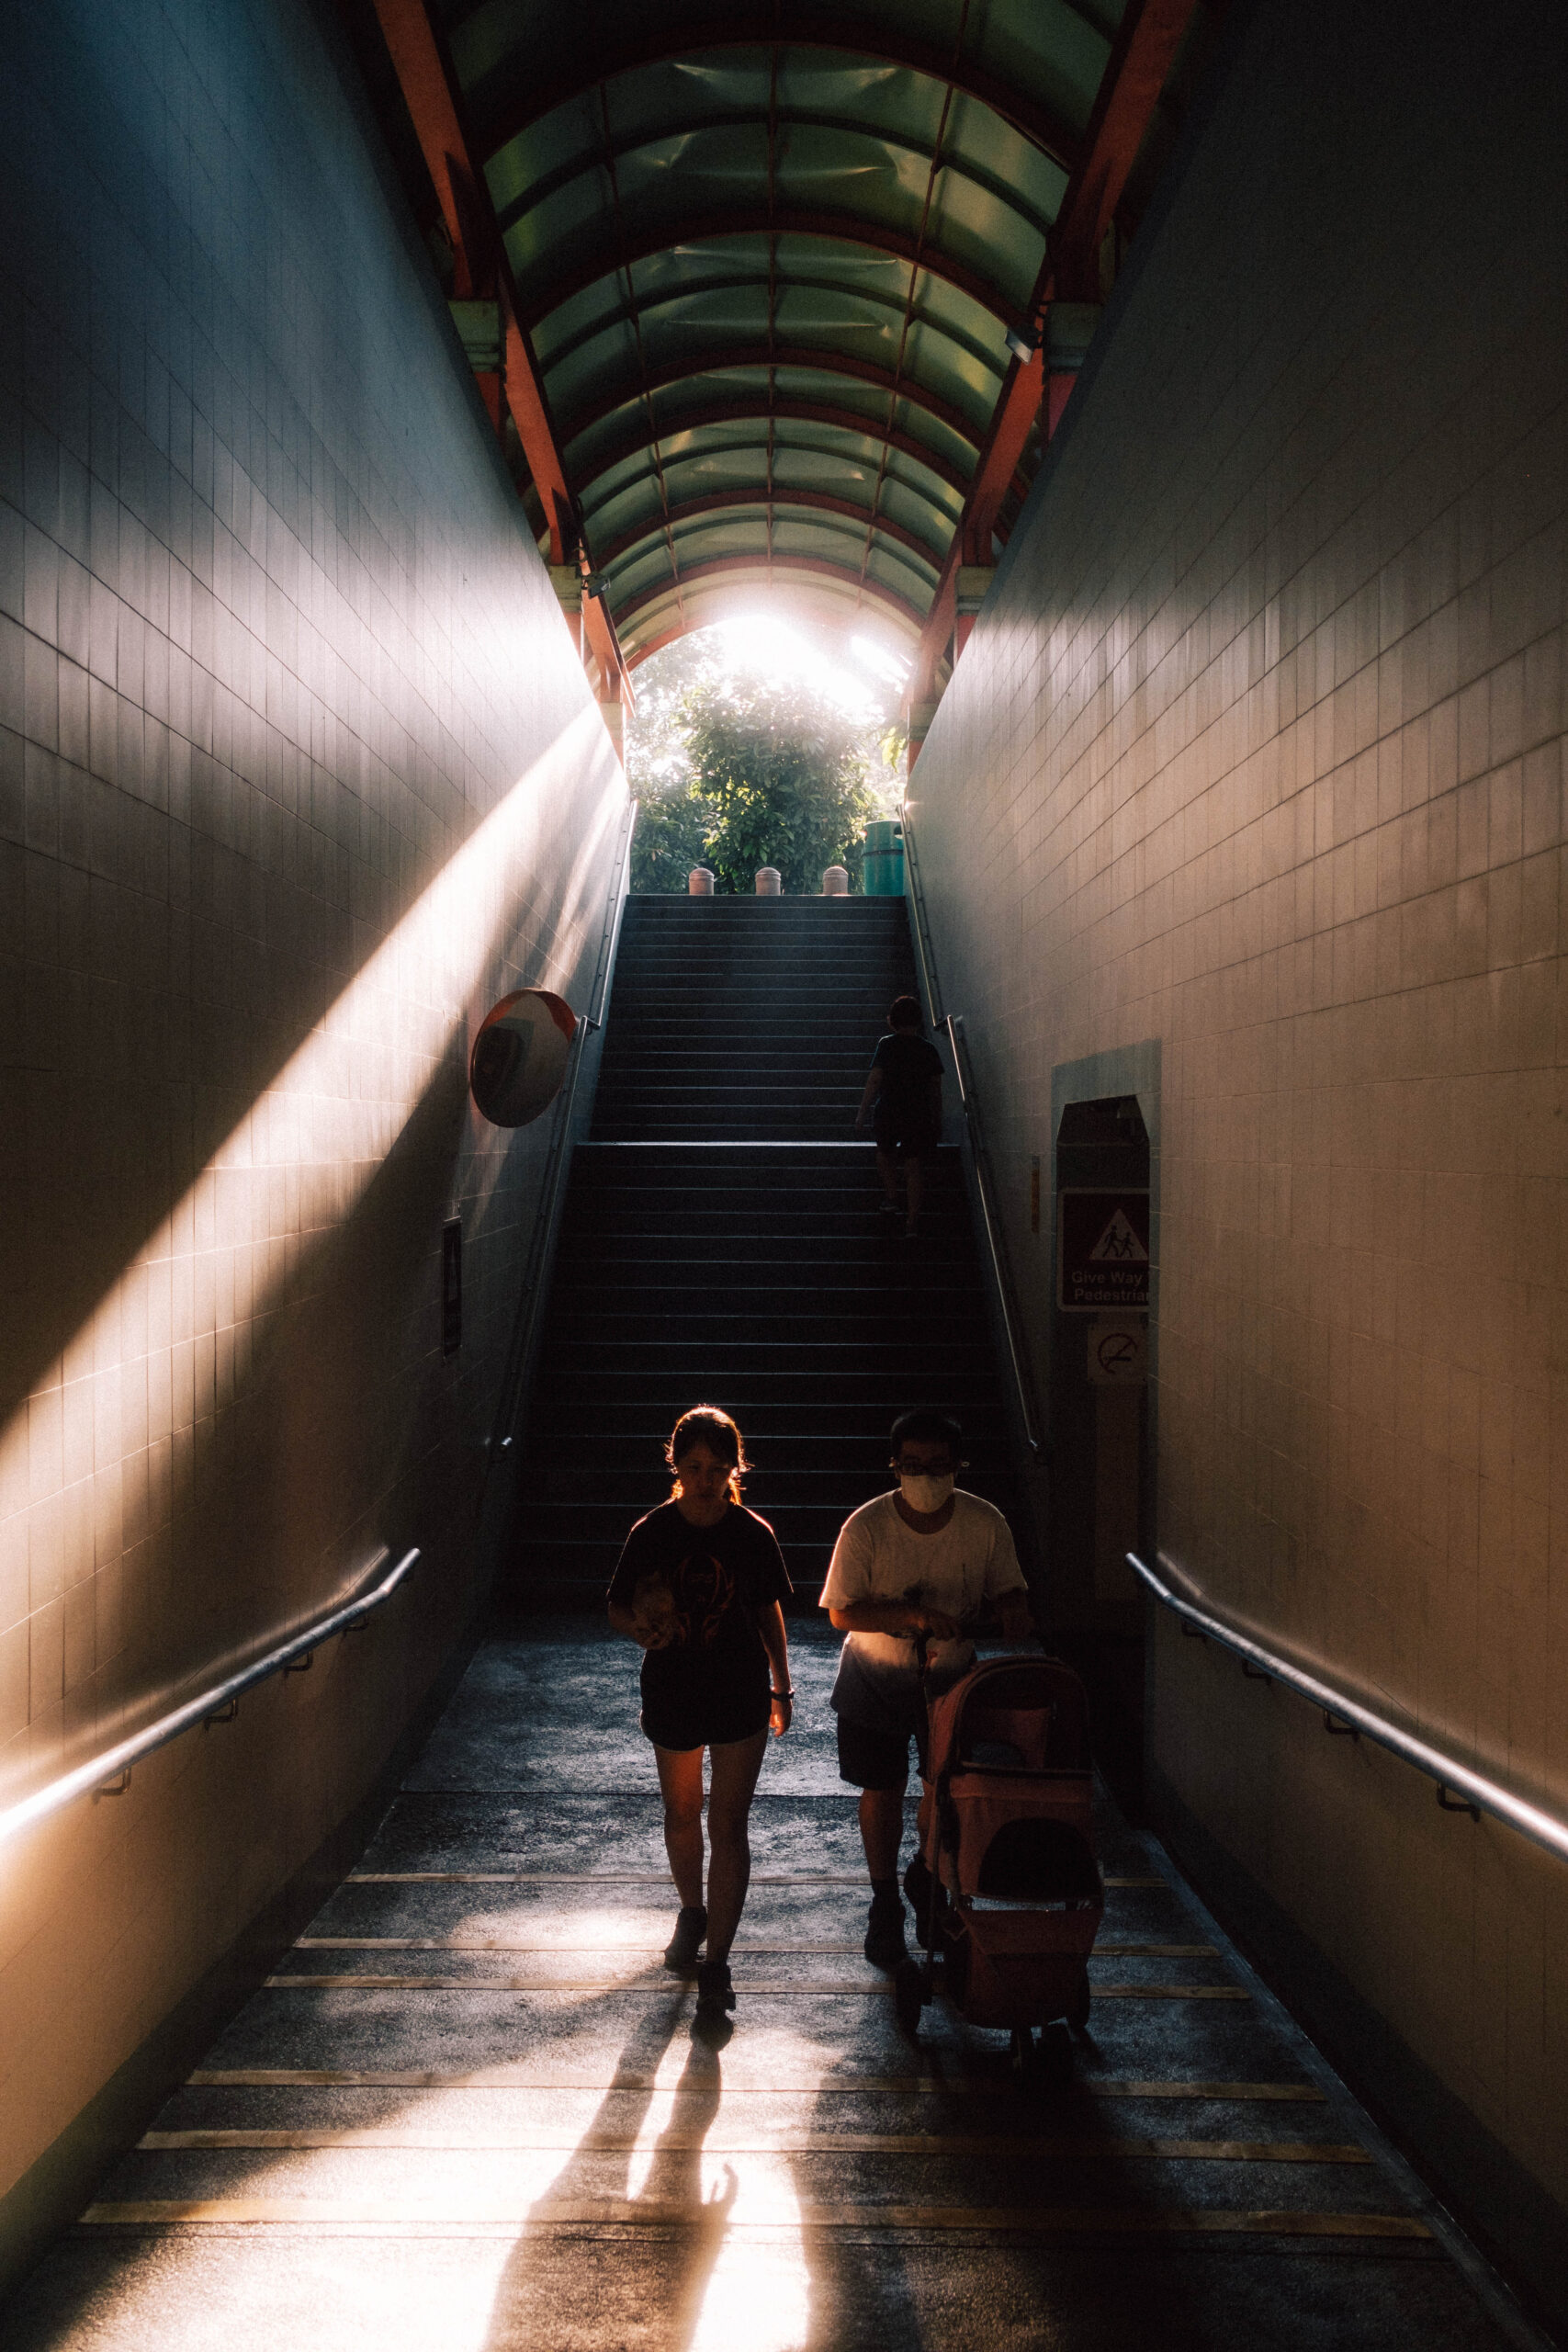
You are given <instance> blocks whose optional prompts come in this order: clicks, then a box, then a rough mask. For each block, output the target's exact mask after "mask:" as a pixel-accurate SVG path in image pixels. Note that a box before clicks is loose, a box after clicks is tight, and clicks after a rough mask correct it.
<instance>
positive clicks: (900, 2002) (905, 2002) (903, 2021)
mask: <svg viewBox="0 0 1568 2352" xmlns="http://www.w3.org/2000/svg"><path fill="white" fill-rule="evenodd" d="M925 2005H926V1975H925V1971H924V1969H923V1968H922V1967H921V1966H920V1963H919V1961H918V1960H906V1961H902V1962H900V1963H899V1966H898V1968H897V1972H896V1973H895V1975H894V1978H893V2007H894V2008H895V2010H896V2011H897V2018H898V2023H899V2025H900V2027H901V2028H902V2029H903V2030H904V2032H906V2033H907V2034H908V2037H909V2039H910V2041H913V2040H914V2039H915V2036H916V2035H917V2034H918V2033H919V2030H920V2011H921V2010H922V2009H923V2008H924V2007H925Z"/></svg>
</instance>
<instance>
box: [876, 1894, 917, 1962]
mask: <svg viewBox="0 0 1568 2352" xmlns="http://www.w3.org/2000/svg"><path fill="white" fill-rule="evenodd" d="M865 1956H866V1958H867V1960H869V1961H870V1962H871V1964H872V1966H873V1968H897V1965H898V1963H899V1962H900V1961H902V1960H908V1957H909V1953H908V1947H907V1945H906V1944H905V1941H904V1905H903V1904H902V1903H901V1902H900V1900H899V1898H898V1896H897V1894H874V1895H873V1896H872V1898H871V1916H870V1917H869V1918H868V1919H867V1921H866V1925H865Z"/></svg>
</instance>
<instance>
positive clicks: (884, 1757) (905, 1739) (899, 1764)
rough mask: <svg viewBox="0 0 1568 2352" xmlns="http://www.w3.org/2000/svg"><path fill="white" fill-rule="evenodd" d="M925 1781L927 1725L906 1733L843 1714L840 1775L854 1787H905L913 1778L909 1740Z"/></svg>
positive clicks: (840, 1736)
mask: <svg viewBox="0 0 1568 2352" xmlns="http://www.w3.org/2000/svg"><path fill="white" fill-rule="evenodd" d="M911 1739H912V1740H913V1741H914V1743H915V1754H916V1758H917V1760H918V1762H919V1768H920V1777H921V1779H922V1780H923V1779H924V1778H925V1772H926V1730H925V1725H924V1724H919V1726H915V1725H911V1727H910V1728H909V1730H908V1731H906V1732H897V1731H882V1730H879V1729H878V1728H877V1727H876V1725H874V1724H857V1723H852V1722H851V1721H850V1719H849V1717H848V1716H847V1715H840V1717H839V1778H840V1781H848V1782H849V1784H850V1786H851V1787H852V1789H901V1788H902V1787H903V1786H904V1783H905V1782H906V1781H908V1777H909V1742H910V1740H911Z"/></svg>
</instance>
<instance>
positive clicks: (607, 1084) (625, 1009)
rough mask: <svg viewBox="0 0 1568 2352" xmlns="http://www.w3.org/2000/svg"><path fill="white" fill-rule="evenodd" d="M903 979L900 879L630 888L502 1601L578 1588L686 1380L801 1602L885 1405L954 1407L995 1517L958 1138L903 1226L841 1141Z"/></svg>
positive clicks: (873, 1487) (569, 1596)
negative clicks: (720, 1416) (817, 886)
mask: <svg viewBox="0 0 1568 2352" xmlns="http://www.w3.org/2000/svg"><path fill="white" fill-rule="evenodd" d="M913 986H914V972H913V956H912V952H911V947H910V941H909V930H908V911H907V909H906V905H905V902H904V900H903V899H862V898H851V899H742V898H716V899H660V898H647V899H632V900H631V901H630V902H629V904H628V906H627V909H626V920H625V924H624V928H623V932H622V936H621V944H620V949H619V954H618V956H617V960H616V968H615V993H614V997H613V1000H612V1004H611V1011H610V1017H609V1023H608V1026H607V1029H606V1033H605V1041H604V1061H603V1065H602V1069H601V1074H600V1080H599V1091H598V1097H597V1101H596V1104H595V1112H594V1123H593V1130H592V1140H591V1141H589V1142H588V1143H586V1144H582V1145H580V1146H579V1147H578V1149H577V1152H576V1155H575V1158H574V1159H573V1162H572V1170H571V1179H570V1188H569V1193H568V1199H567V1204H566V1211H565V1216H564V1217H563V1221H562V1233H561V1240H560V1247H559V1253H558V1259H557V1264H556V1271H555V1277H554V1283H553V1289H552V1295H551V1301H550V1308H549V1313H548V1317H547V1323H546V1329H545V1333H544V1339H543V1344H542V1348H541V1352H540V1360H539V1369H538V1374H537V1377H536V1384H535V1395H534V1401H533V1404H532V1407H531V1409H530V1414H529V1424H528V1426H529V1453H530V1459H531V1461H532V1463H533V1465H534V1468H533V1473H532V1476H531V1477H530V1480H529V1499H528V1505H527V1509H526V1511H525V1515H524V1520H523V1522H522V1525H521V1528H520V1536H519V1541H518V1542H517V1544H515V1546H514V1549H513V1559H512V1563H511V1576H510V1578H509V1580H508V1589H507V1594H506V1597H507V1598H508V1599H509V1600H512V1601H513V1602H514V1603H518V1604H521V1605H524V1606H526V1607H529V1608H534V1609H541V1608H543V1609H572V1608H580V1607H597V1606H598V1605H599V1603H600V1601H601V1600H602V1597H603V1594H604V1587H605V1585H606V1583H607V1582H608V1580H609V1577H610V1575H611V1572H612V1570H613V1569H614V1566H615V1559H616V1556H617V1555H618V1553H619V1549H620V1545H621V1543H622V1542H623V1540H624V1538H625V1536H626V1530H627V1528H628V1526H629V1525H630V1523H631V1521H632V1520H633V1519H634V1518H635V1517H636V1516H637V1514H638V1513H639V1512H640V1511H644V1510H649V1509H651V1508H652V1506H653V1505H654V1504H655V1503H657V1502H659V1501H660V1500H661V1499H662V1498H663V1496H664V1494H665V1493H666V1492H667V1491H668V1489H667V1487H666V1486H665V1483H664V1476H663V1471H662V1466H661V1463H660V1447H661V1445H662V1444H663V1442H664V1440H665V1439H666V1438H667V1437H668V1435H669V1433H670V1430H671V1428H672V1427H673V1425H674V1423H675V1420H676V1419H677V1417H678V1416H679V1414H680V1413H681V1412H682V1410H683V1409H684V1408H686V1407H688V1406H690V1405H694V1404H696V1403H698V1402H701V1401H707V1402H712V1403H716V1404H720V1405H723V1406H725V1407H726V1408H728V1409H729V1410H731V1411H733V1412H734V1413H735V1415H736V1417H737V1419H739V1423H740V1426H741V1428H742V1430H744V1432H745V1435H746V1441H747V1445H748V1449H749V1451H750V1454H751V1457H752V1460H753V1462H754V1463H755V1464H756V1468H755V1473H754V1476H752V1477H751V1479H750V1481H749V1483H748V1487H747V1500H748V1502H749V1503H750V1504H751V1506H752V1508H753V1509H755V1510H759V1511H761V1513H762V1515H763V1517H764V1518H766V1519H767V1520H769V1521H771V1522H772V1523H773V1526H774V1528H775V1529H776V1531H777V1532H778V1536H779V1540H780V1542H781V1544H783V1546H784V1556H785V1559H786V1561H787V1562H788V1564H789V1567H790V1572H791V1575H792V1577H794V1579H795V1585H796V1588H797V1596H798V1600H799V1603H800V1605H801V1606H803V1607H807V1608H809V1607H810V1606H811V1605H812V1604H813V1603H814V1601H815V1597H816V1593H817V1591H818V1589H819V1587H820V1582H821V1578H822V1577H823V1576H824V1575H825V1573H826V1570H827V1565H828V1559H829V1554H830V1552H831V1549H832V1544H833V1538H834V1536H835V1534H836V1533H837V1531H838V1529H839V1527H840V1524H841V1522H842V1521H843V1519H844V1516H845V1514H846V1513H847V1512H848V1511H849V1510H852V1509H853V1508H854V1506H855V1505H856V1504H857V1503H860V1502H863V1501H866V1500H869V1498H871V1497H872V1496H873V1495H874V1494H877V1493H880V1492H883V1491H884V1490H885V1489H886V1484H887V1480H886V1466H885V1465H886V1458H887V1457H886V1435H887V1430H888V1426H889V1424H890V1422H891V1421H892V1419H893V1418H894V1416H895V1414H896V1413H897V1412H900V1411H902V1410H903V1409H904V1408H906V1407H908V1406H910V1405H915V1404H924V1403H936V1404H940V1405H942V1406H943V1407H944V1408H948V1409H950V1410H953V1411H954V1412H956V1413H957V1414H958V1415H959V1416H960V1417H961V1419H962V1420H963V1423H964V1430H965V1434H966V1437H967V1439H968V1451H969V1455H970V1462H971V1467H970V1469H969V1470H968V1471H967V1472H966V1473H965V1474H964V1484H965V1485H967V1486H969V1487H971V1488H972V1489H973V1490H974V1491H975V1492H976V1493H979V1494H982V1495H985V1496H987V1498H989V1499H991V1500H993V1501H995V1502H996V1503H998V1505H999V1506H1000V1507H1001V1508H1002V1509H1003V1510H1007V1511H1008V1512H1009V1514H1010V1516H1012V1517H1014V1521H1015V1525H1016V1524H1017V1520H1016V1505H1017V1496H1016V1494H1015V1492H1014V1488H1013V1484H1012V1477H1011V1470H1010V1458H1009V1453H1008V1440H1007V1430H1006V1425H1005V1420H1004V1415H1003V1405H1002V1397H1001V1393H1000V1389H999V1386H998V1379H997V1374H996V1368H995V1361H994V1354H993V1349H992V1343H991V1335H990V1330H989V1327H988V1324H987V1309H986V1301H985V1295H984V1291H983V1288H982V1282H981V1268H980V1265H979V1261H978V1260H977V1257H976V1249H975V1240H974V1235H973V1231H972V1228H971V1224H970V1218H969V1212H968V1207H967V1204H966V1200H965V1195H964V1179H963V1170H962V1168H961V1166H960V1159H959V1154H958V1152H957V1151H956V1150H955V1149H952V1148H947V1149H943V1150H942V1151H941V1152H940V1153H939V1154H938V1157H937V1164H936V1166H935V1168H934V1170H932V1171H931V1178H930V1181H929V1183H928V1190H927V1207H926V1211H925V1216H924V1220H923V1228H924V1229H923V1231H922V1233H921V1236H920V1238H919V1240H918V1241H915V1242H913V1243H910V1242H908V1241H906V1239H905V1238H904V1236H903V1233H902V1229H901V1222H900V1221H896V1220H894V1219H892V1218H887V1217H884V1216H881V1215H880V1214H879V1206H880V1203H881V1199H882V1193H881V1188H880V1185H879V1184H878V1182H877V1178H876V1173H875V1168H874V1156H873V1151H872V1147H871V1145H870V1144H869V1143H867V1142H864V1141H857V1140H856V1139H855V1136H854V1117H855V1111H856V1108H857V1105H858V1103H859V1102H860V1097H861V1091H862V1088H863V1085H864V1082H865V1073H866V1069H867V1068H868V1066H869V1063H870V1060H871V1056H872V1051H873V1048H874V1046H875V1043H876V1039H877V1038H878V1036H879V1035H881V1034H882V1032H883V1030H884V1028H885V1027H886V1020H885V1015H886V1008H887V1006H888V1004H889V1003H890V1001H892V999H893V998H894V997H895V996H897V995H898V994H900V993H902V992H904V991H906V990H911V989H913ZM1020 1534H1021V1530H1020ZM1021 1548H1022V1546H1021Z"/></svg>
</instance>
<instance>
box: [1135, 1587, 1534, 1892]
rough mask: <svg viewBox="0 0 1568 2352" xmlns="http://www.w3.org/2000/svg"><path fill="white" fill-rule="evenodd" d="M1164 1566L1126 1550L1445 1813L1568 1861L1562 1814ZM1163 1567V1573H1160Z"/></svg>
mask: <svg viewBox="0 0 1568 2352" xmlns="http://www.w3.org/2000/svg"><path fill="white" fill-rule="evenodd" d="M1126 1559H1127V1566H1129V1567H1130V1568H1131V1569H1132V1570H1133V1571H1134V1574H1135V1575H1136V1576H1138V1577H1141V1578H1142V1580H1143V1582H1144V1584H1145V1586H1146V1588H1147V1589H1148V1590H1149V1591H1150V1592H1151V1593H1152V1594H1153V1595H1154V1598H1155V1599H1156V1600H1157V1601H1158V1602H1159V1604H1160V1606H1161V1608H1162V1609H1168V1610H1170V1611H1172V1612H1173V1613H1174V1614H1175V1615H1176V1616H1177V1617H1179V1619H1180V1620H1181V1623H1182V1629H1183V1631H1184V1632H1191V1633H1195V1634H1199V1635H1201V1638H1202V1639H1203V1640H1204V1641H1211V1642H1217V1643H1219V1644H1220V1645H1221V1647H1222V1648H1224V1649H1227V1650H1229V1651H1231V1652H1232V1653H1233V1654H1234V1656H1235V1657H1238V1658H1240V1660H1241V1662H1242V1667H1243V1669H1244V1670H1245V1671H1246V1672H1247V1673H1249V1674H1251V1675H1252V1676H1253V1677H1254V1678H1255V1679H1265V1680H1267V1681H1269V1682H1278V1683H1280V1684H1281V1685H1282V1686H1283V1687H1284V1688H1285V1689H1286V1690H1287V1691H1294V1692H1295V1693H1296V1695H1297V1697H1298V1698H1301V1699H1305V1700H1306V1701H1307V1702H1308V1703H1309V1704H1310V1705H1312V1706H1314V1707H1317V1708H1319V1709H1321V1710H1322V1713H1323V1719H1324V1728H1325V1730H1326V1731H1331V1732H1337V1733H1339V1734H1340V1735H1341V1736H1346V1737H1349V1738H1352V1739H1362V1738H1364V1739H1370V1740H1371V1742H1372V1744H1373V1745H1374V1747H1382V1748H1386V1749H1387V1751H1388V1753H1389V1754H1390V1755H1391V1756H1397V1757H1398V1758H1400V1759H1401V1761H1402V1762H1404V1763H1405V1764H1408V1765H1410V1766H1411V1767H1412V1769H1413V1770H1416V1771H1417V1772H1421V1773H1424V1774H1425V1775H1426V1777H1427V1780H1429V1781H1436V1782H1437V1785H1438V1804H1440V1805H1441V1806H1442V1808H1443V1811H1444V1812H1445V1813H1468V1814H1469V1815H1471V1817H1472V1820H1476V1821H1479V1820H1480V1818H1481V1816H1482V1815H1483V1813H1484V1814H1490V1815H1492V1817H1493V1819H1494V1820H1495V1821H1503V1822H1506V1824H1507V1826H1508V1827H1509V1828H1510V1829H1517V1831H1518V1833H1519V1835H1520V1836H1521V1837H1522V1838H1529V1839H1530V1841H1531V1843H1532V1844H1534V1845H1537V1846H1540V1847H1542V1848H1544V1849H1545V1850H1546V1852H1547V1853H1549V1854H1554V1855H1555V1856H1556V1857H1557V1859H1558V1860H1559V1861H1568V1823H1564V1822H1562V1821H1559V1820H1558V1819H1557V1818H1556V1817H1555V1816H1554V1815H1551V1814H1550V1813H1547V1812H1544V1811H1543V1810H1542V1808H1541V1807H1540V1805H1534V1804H1528V1803H1527V1802H1526V1800H1525V1799H1524V1798H1523V1797H1517V1796H1516V1795H1515V1794H1514V1792H1513V1791H1512V1790H1511V1789H1505V1788H1503V1787H1502V1786H1501V1785H1500V1784H1499V1783H1498V1782H1497V1781H1493V1780H1489V1779H1488V1778H1487V1777H1486V1775H1485V1774H1484V1773H1483V1772H1477V1771H1475V1770H1472V1767H1471V1766H1470V1765H1468V1764H1463V1763H1461V1761H1460V1759H1459V1758H1458V1757H1457V1756H1452V1755H1447V1754H1445V1753H1444V1751H1443V1750H1442V1749H1441V1748H1440V1747H1433V1746H1432V1745H1431V1743H1430V1741H1428V1740H1425V1739H1419V1738H1417V1737H1416V1734H1415V1733H1414V1732H1410V1731H1406V1730H1404V1728H1403V1726H1402V1725H1400V1724H1395V1723H1392V1722H1391V1721H1390V1720H1389V1718H1388V1717H1387V1716H1386V1715H1380V1714H1379V1713H1377V1711H1376V1710H1375V1708H1372V1707H1369V1706H1368V1705H1367V1703H1366V1702H1365V1700H1363V1699H1358V1698H1356V1697H1355V1696H1354V1695H1353V1694H1352V1693H1351V1692H1350V1691H1346V1690H1344V1689H1342V1688H1341V1687H1340V1686H1339V1685H1338V1684H1337V1683H1333V1682H1328V1681H1325V1679H1323V1677H1322V1676H1321V1675H1316V1674H1312V1673H1309V1672H1308V1671H1307V1669H1306V1668H1304V1667H1300V1666H1297V1665H1296V1664H1295V1663H1294V1662H1293V1661H1292V1659H1290V1658H1288V1657H1284V1656H1282V1655H1281V1653H1280V1651H1278V1650H1275V1649H1271V1648H1270V1647H1269V1645H1268V1644H1267V1643H1266V1642H1262V1641H1259V1640H1258V1636H1257V1635H1256V1634H1248V1633H1247V1632H1245V1631H1244V1630H1243V1629H1242V1627H1241V1626H1239V1625H1237V1624H1234V1623H1232V1622H1231V1620H1230V1619H1229V1618H1227V1617H1225V1616H1224V1615H1222V1614H1221V1612H1220V1611H1218V1610H1216V1609H1215V1608H1214V1607H1213V1605H1212V1603H1209V1602H1206V1601H1201V1600H1195V1599H1193V1598H1191V1597H1190V1595H1189V1594H1187V1593H1184V1592H1182V1591H1180V1590H1179V1588H1178V1582H1177V1576H1178V1572H1177V1570H1176V1569H1174V1568H1173V1567H1172V1566H1171V1564H1170V1563H1169V1561H1168V1560H1167V1558H1166V1557H1165V1555H1164V1554H1163V1553H1156V1559H1157V1560H1158V1562H1159V1568H1158V1569H1155V1568H1151V1567H1150V1566H1149V1565H1148V1563H1147V1562H1146V1561H1145V1560H1141V1559H1140V1558H1139V1557H1138V1555H1137V1554H1136V1552H1129V1553H1128V1554H1127V1555H1126ZM1161 1571H1163V1573H1161Z"/></svg>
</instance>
